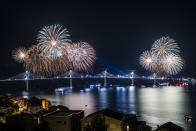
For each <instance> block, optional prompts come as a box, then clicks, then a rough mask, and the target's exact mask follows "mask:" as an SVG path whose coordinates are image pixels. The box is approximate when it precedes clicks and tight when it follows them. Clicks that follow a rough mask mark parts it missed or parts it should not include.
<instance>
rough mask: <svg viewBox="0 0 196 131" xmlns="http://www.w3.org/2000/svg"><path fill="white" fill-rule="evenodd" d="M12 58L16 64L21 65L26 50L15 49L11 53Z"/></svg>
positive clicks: (25, 55)
mask: <svg viewBox="0 0 196 131" xmlns="http://www.w3.org/2000/svg"><path fill="white" fill-rule="evenodd" d="M12 54H13V58H14V59H15V61H16V62H18V63H23V62H24V61H25V60H26V59H27V58H28V55H27V50H26V49H25V48H23V47H21V48H17V49H15V50H14V51H13V52H12Z"/></svg>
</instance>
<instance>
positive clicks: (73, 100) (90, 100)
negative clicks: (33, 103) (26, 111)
mask: <svg viewBox="0 0 196 131" xmlns="http://www.w3.org/2000/svg"><path fill="white" fill-rule="evenodd" d="M191 94H192V93H191ZM191 94H190V92H188V91H187V89H185V88H180V87H162V88H136V87H133V86H130V87H114V88H112V87H110V88H99V89H90V88H88V89H84V90H82V91H81V90H80V91H73V92H67V93H52V94H49V93H48V94H47V93H44V92H43V93H37V92H36V93H32V94H31V93H29V94H28V93H23V94H21V95H24V96H26V97H28V96H27V95H29V96H37V97H39V98H45V99H48V100H50V101H51V102H52V104H55V105H64V106H67V107H69V108H70V109H80V110H85V115H88V114H90V113H93V112H95V111H97V110H100V109H105V108H110V109H113V110H116V111H119V112H122V113H127V114H128V113H135V114H137V115H139V116H141V117H140V119H141V120H145V121H147V123H148V124H150V125H151V126H153V127H154V128H155V127H157V125H158V124H159V125H160V124H163V123H165V122H168V121H172V122H174V123H176V124H179V125H180V126H183V127H184V128H187V124H186V122H185V120H184V115H185V114H192V113H193V110H194V109H192V108H195V106H192V105H191V103H192V104H193V103H194V102H193V100H192V99H194V98H195V95H191ZM195 110H196V109H195ZM192 115H194V114H192ZM193 120H194V116H193Z"/></svg>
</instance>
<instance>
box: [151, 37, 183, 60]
mask: <svg viewBox="0 0 196 131" xmlns="http://www.w3.org/2000/svg"><path fill="white" fill-rule="evenodd" d="M179 49H180V48H179V46H178V44H177V43H176V41H175V40H174V39H172V38H170V37H162V38H160V39H158V40H156V41H155V42H154V44H153V45H152V51H153V53H155V54H157V55H158V56H159V57H162V56H164V55H169V54H176V55H178V54H179V52H180V51H179Z"/></svg>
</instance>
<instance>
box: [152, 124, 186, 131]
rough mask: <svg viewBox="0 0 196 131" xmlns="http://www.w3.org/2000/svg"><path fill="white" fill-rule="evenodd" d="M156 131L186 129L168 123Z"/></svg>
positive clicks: (181, 130)
mask: <svg viewBox="0 0 196 131" xmlns="http://www.w3.org/2000/svg"><path fill="white" fill-rule="evenodd" d="M155 131H184V129H183V128H182V127H180V126H178V125H176V124H174V123H172V122H167V123H165V124H163V125H161V126H160V127H158V128H157V129H156V130H155Z"/></svg>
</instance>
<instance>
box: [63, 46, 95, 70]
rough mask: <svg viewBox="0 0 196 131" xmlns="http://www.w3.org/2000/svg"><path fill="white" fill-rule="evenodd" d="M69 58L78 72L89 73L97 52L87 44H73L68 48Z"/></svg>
mask: <svg viewBox="0 0 196 131" xmlns="http://www.w3.org/2000/svg"><path fill="white" fill-rule="evenodd" d="M66 49H67V57H68V59H69V61H70V62H71V63H72V67H73V69H74V70H76V71H88V70H89V68H90V67H92V64H93V63H94V61H95V59H96V57H95V50H94V49H93V47H92V46H91V45H89V44H88V43H87V42H78V43H73V44H71V45H70V46H68V47H67V48H66Z"/></svg>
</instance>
